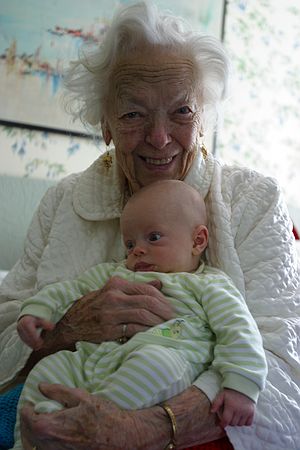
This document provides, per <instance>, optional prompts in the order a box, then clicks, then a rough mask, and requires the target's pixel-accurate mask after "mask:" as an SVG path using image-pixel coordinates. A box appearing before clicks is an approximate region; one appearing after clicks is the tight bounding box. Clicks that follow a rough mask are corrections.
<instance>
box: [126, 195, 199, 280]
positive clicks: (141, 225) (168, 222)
mask: <svg viewBox="0 0 300 450" xmlns="http://www.w3.org/2000/svg"><path fill="white" fill-rule="evenodd" d="M121 228H122V234H123V241H124V244H125V247H126V250H127V263H126V265H127V268H128V269H130V270H133V271H147V272H148V271H154V272H164V273H168V272H192V271H194V270H196V269H197V267H198V264H199V255H197V256H195V255H194V254H193V248H194V245H195V244H194V232H193V231H194V230H193V227H192V226H191V225H190V224H189V223H187V221H186V220H184V219H183V218H182V217H180V214H177V215H175V216H174V211H170V208H169V207H168V205H164V203H163V202H161V201H157V200H156V199H155V198H153V199H147V203H146V206H145V203H144V202H143V200H142V199H138V200H137V201H133V202H132V203H130V204H128V205H127V206H126V208H125V211H124V213H123V215H122V219H121Z"/></svg>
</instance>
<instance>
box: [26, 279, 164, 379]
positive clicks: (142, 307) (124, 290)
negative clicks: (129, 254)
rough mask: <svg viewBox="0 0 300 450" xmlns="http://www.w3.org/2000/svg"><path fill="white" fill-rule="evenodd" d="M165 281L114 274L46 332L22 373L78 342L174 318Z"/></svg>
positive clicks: (111, 336) (131, 332)
mask: <svg viewBox="0 0 300 450" xmlns="http://www.w3.org/2000/svg"><path fill="white" fill-rule="evenodd" d="M160 289H161V283H160V281H158V280H153V281H151V282H149V283H133V282H129V281H126V280H123V279H122V278H120V277H112V278H111V279H110V280H109V281H108V282H107V283H106V285H105V286H104V287H103V288H102V289H99V290H98V291H94V292H90V293H89V294H87V295H85V296H83V297H82V298H80V299H79V300H77V301H76V302H74V304H73V306H72V307H71V308H70V309H69V310H68V311H67V313H66V314H65V316H64V317H63V318H62V319H61V320H60V321H59V322H58V323H57V324H56V326H55V328H54V329H53V330H52V331H43V332H42V334H41V337H42V339H43V346H42V348H41V349H39V350H38V351H35V352H33V353H32V354H31V356H30V358H29V360H28V362H27V364H26V366H25V368H24V369H23V371H22V372H21V375H25V376H26V375H27V374H28V372H29V371H30V370H31V369H32V367H33V366H34V365H35V364H36V363H37V362H38V361H39V360H40V359H41V358H44V357H45V356H47V355H50V354H51V353H55V352H58V351H59V350H74V349H75V343H76V342H78V341H88V342H94V343H101V342H103V341H113V340H116V339H119V338H122V337H124V328H123V326H124V325H126V333H125V334H126V337H127V338H130V337H132V336H134V335H135V334H136V333H138V332H139V331H145V330H147V329H148V328H150V327H153V326H155V325H158V324H159V323H162V322H165V321H166V320H169V319H171V318H172V317H173V309H172V306H171V305H170V303H169V301H168V300H167V299H166V298H165V297H164V295H163V294H162V293H161V292H160Z"/></svg>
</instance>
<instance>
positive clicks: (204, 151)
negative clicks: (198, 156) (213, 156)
mask: <svg viewBox="0 0 300 450" xmlns="http://www.w3.org/2000/svg"><path fill="white" fill-rule="evenodd" d="M200 138H201V144H200V150H201V153H202V156H203V159H204V160H206V159H207V155H208V150H207V148H206V146H205V144H204V139H202V138H204V134H203V131H200Z"/></svg>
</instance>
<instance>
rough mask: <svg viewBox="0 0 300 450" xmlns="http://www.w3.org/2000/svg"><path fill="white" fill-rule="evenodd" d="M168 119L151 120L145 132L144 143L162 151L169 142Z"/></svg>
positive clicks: (155, 118)
mask: <svg viewBox="0 0 300 450" xmlns="http://www.w3.org/2000/svg"><path fill="white" fill-rule="evenodd" d="M171 140H172V138H171V135H170V130H169V124H168V119H167V118H164V117H160V116H155V117H153V118H151V121H150V123H149V124H148V126H147V130H146V142H147V144H151V145H152V146H153V147H154V148H157V149H158V150H162V149H163V148H164V147H166V145H168V144H169V143H170V142H171Z"/></svg>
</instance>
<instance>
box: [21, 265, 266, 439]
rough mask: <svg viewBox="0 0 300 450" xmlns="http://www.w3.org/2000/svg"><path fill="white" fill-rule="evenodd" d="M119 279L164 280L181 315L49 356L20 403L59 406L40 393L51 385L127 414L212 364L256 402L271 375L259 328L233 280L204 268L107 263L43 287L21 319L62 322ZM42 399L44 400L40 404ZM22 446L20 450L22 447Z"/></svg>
mask: <svg viewBox="0 0 300 450" xmlns="http://www.w3.org/2000/svg"><path fill="white" fill-rule="evenodd" d="M112 276H119V277H122V278H124V279H126V280H130V281H136V282H148V281H150V280H153V279H159V280H160V281H161V282H162V292H163V293H164V295H165V296H166V297H168V298H169V300H170V302H171V303H172V304H173V306H174V309H175V311H176V318H174V319H172V320H169V321H167V322H165V323H163V324H161V325H158V326H156V327H153V328H151V329H149V330H148V331H146V332H143V333H138V334H136V335H135V336H134V337H132V338H131V339H130V340H129V341H128V342H127V343H126V344H123V345H120V344H119V343H117V342H104V343H102V344H93V343H89V342H78V343H77V344H76V349H77V351H75V352H70V351H60V352H58V353H56V354H54V355H50V356H48V357H46V358H44V359H43V360H42V361H40V362H39V363H38V364H37V365H36V366H35V367H34V369H33V370H32V371H31V373H30V375H29V376H28V379H27V381H26V384H25V387H24V390H23V393H22V396H21V400H20V405H22V404H23V403H24V401H31V402H33V403H34V404H35V405H37V410H40V411H41V410H42V409H43V407H46V410H47V411H50V410H52V409H55V408H56V409H60V408H61V407H60V405H58V404H57V405H55V402H46V403H45V402H44V401H45V398H44V397H43V396H42V395H41V394H40V392H39V391H38V388H37V385H38V383H39V382H42V381H46V382H50V383H61V384H64V385H67V386H70V387H80V388H84V389H86V390H88V391H89V392H90V393H94V394H99V395H101V396H103V397H105V398H106V399H109V400H112V401H113V402H115V403H116V404H117V405H119V406H120V407H121V408H123V409H139V408H144V407H148V406H151V405H154V404H157V403H159V402H161V401H163V400H166V399H168V398H169V397H171V396H174V395H176V394H178V393H180V392H182V391H183V390H184V389H186V388H187V387H188V386H190V385H191V384H192V382H193V381H194V380H195V378H196V377H197V376H198V375H199V374H200V373H201V372H203V371H205V370H206V368H207V367H208V366H210V365H213V366H214V368H216V369H217V370H218V371H219V372H220V373H221V375H222V377H223V384H222V386H223V387H228V388H233V389H235V390H237V391H240V392H243V393H244V394H246V395H247V396H249V397H250V398H252V399H253V400H254V401H256V400H257V397H258V393H259V391H260V390H261V389H262V388H263V386H264V382H265V377H266V362H265V356H264V351H263V348H262V341H261V337H260V334H259V332H258V329H257V326H256V324H255V321H254V319H253V318H252V316H251V315H250V313H249V311H248V308H247V306H246V303H245V301H244V299H243V298H242V296H241V295H240V293H239V291H238V290H237V289H236V288H235V286H234V285H233V283H232V282H231V280H230V279H229V278H228V277H227V276H226V275H225V274H224V273H223V272H221V271H220V270H217V269H214V268H211V267H208V266H205V265H204V264H202V265H201V266H200V267H199V268H198V270H197V271H196V272H194V273H186V272H181V273H168V274H166V273H158V272H132V271H129V270H128V269H126V267H125V265H124V262H123V263H121V264H120V263H102V264H99V265H97V266H95V267H93V268H92V269H89V270H88V271H86V272H85V273H84V274H83V275H82V276H80V277H79V278H77V279H76V280H73V281H65V282H60V283H56V284H53V285H50V286H48V287H46V288H44V289H42V290H41V291H40V292H39V293H38V294H37V295H35V296H34V297H32V298H30V299H28V300H26V301H25V302H24V303H23V307H22V311H21V314H20V316H22V315H25V314H31V315H35V316H38V317H42V318H45V319H47V320H51V321H53V322H55V323H56V322H58V321H59V320H60V319H61V318H62V316H63V315H64V314H65V312H66V311H67V310H68V309H69V308H70V306H71V305H72V303H73V302H75V301H76V300H77V299H78V298H80V297H82V296H83V295H84V294H87V293H88V292H90V291H93V290H96V289H99V288H101V287H102V286H103V285H104V284H105V283H106V282H107V280H108V279H109V278H110V277H112ZM40 402H44V403H41V404H40V406H38V404H39V403H40ZM52 406H53V408H52ZM19 407H20V406H19ZM47 408H48V409H47ZM16 438H17V439H18V438H19V433H18V426H17V427H16ZM17 445H18V443H17V442H16V446H15V447H14V448H22V447H18V446H17Z"/></svg>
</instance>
